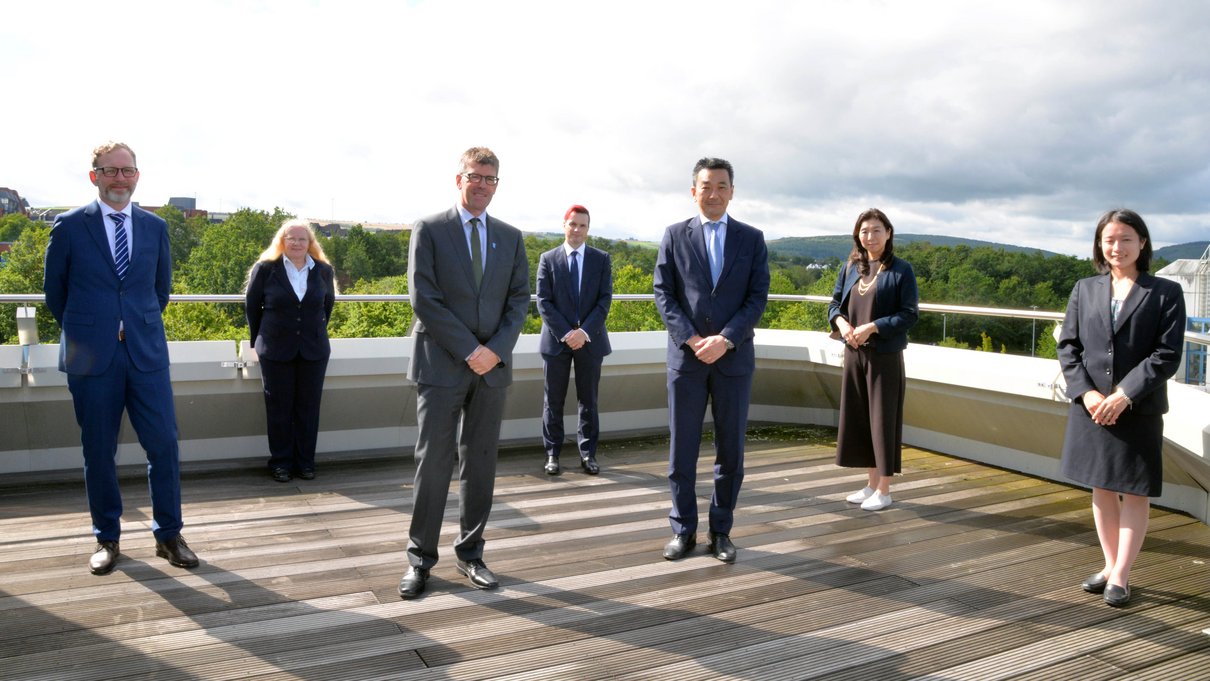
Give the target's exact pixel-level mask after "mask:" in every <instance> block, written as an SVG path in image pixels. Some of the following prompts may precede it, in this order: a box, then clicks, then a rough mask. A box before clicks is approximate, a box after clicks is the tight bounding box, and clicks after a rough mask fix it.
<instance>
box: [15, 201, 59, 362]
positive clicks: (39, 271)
mask: <svg viewBox="0 0 1210 681" xmlns="http://www.w3.org/2000/svg"><path fill="white" fill-rule="evenodd" d="M6 217H7V216H6ZM22 217H24V216H22ZM49 242H50V228H49V227H45V226H42V225H39V224H37V223H32V224H30V225H29V226H27V227H26V228H25V229H23V230H22V231H21V234H20V235H19V236H18V237H17V240H16V241H14V242H13V244H12V248H11V250H9V252H8V257H6V258H5V259H4V263H3V266H0V293H42V276H43V264H44V262H45V259H46V244H47V243H49ZM18 307H19V305H17V304H16V303H9V304H4V305H0V339H2V340H3V342H4V343H16V342H17V308H18ZM37 310H38V311H37V313H36V315H37V319H38V336H39V338H40V339H41V340H42V341H43V342H57V339H58V338H59V325H58V324H57V323H56V322H55V320H54V317H52V316H51V314H50V310H47V309H46V306H45V305H38V306H37Z"/></svg>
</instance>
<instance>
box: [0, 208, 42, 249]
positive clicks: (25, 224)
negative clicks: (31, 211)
mask: <svg viewBox="0 0 1210 681" xmlns="http://www.w3.org/2000/svg"><path fill="white" fill-rule="evenodd" d="M37 224H38V223H37V222H34V221H33V220H30V219H29V218H28V217H26V216H25V214H24V213H9V214H7V215H3V216H0V242H5V243H11V242H14V241H16V240H17V237H19V236H21V232H24V231H25V230H27V229H29V228H30V227H34V226H36V225H37Z"/></svg>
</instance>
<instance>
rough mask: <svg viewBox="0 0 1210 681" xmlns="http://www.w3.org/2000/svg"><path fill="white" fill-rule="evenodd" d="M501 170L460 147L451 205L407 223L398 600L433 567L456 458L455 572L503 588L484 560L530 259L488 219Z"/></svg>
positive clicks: (514, 234) (517, 238) (419, 586)
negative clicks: (402, 545) (407, 341)
mask: <svg viewBox="0 0 1210 681" xmlns="http://www.w3.org/2000/svg"><path fill="white" fill-rule="evenodd" d="M499 171H500V159H499V158H497V157H496V155H495V154H494V153H492V151H491V150H490V149H488V148H486V147H472V148H470V149H467V150H466V152H465V153H463V154H462V160H461V163H460V165H459V168H458V174H457V175H455V176H454V184H455V185H456V186H457V187H458V191H459V202H458V204H457V205H456V206H454V207H452V208H450V209H449V210H447V211H445V212H443V213H438V214H436V215H430V216H428V217H426V218H423V219H421V220H418V221H417V222H416V224H415V225H413V226H412V241H411V244H410V245H409V247H408V290H409V292H410V293H411V300H412V310H413V311H414V313H415V316H416V325H415V328H414V329H413V331H412V338H413V340H414V345H413V350H412V360H411V363H410V364H409V365H408V378H409V379H411V380H412V381H415V383H416V426H417V431H418V432H417V436H416V478H415V484H414V485H413V488H412V497H413V499H412V522H411V526H410V528H409V531H408V551H407V555H408V564H409V567H408V571H407V572H406V573H404V575H403V579H401V580H400V581H399V596H400V597H401V598H415V597H416V596H419V595H420V594H421V593H422V592H423V591H424V588H425V582H426V581H427V580H428V577H429V570H430V569H431V568H432V567H433V566H434V565H436V563H437V542H438V540H439V539H440V538H441V519H442V517H443V516H444V514H445V501H446V497H447V495H448V494H449V489H450V475H451V474H452V472H453V470H454V463H455V461H457V463H458V482H459V490H458V495H459V500H458V516H459V517H458V520H459V526H460V530H461V531H460V532H459V534H458V539H457V540H456V541H455V542H454V553H455V554H456V555H457V557H458V562H457V569H458V571H459V572H461V573H462V574H464V575H466V577H467V578H468V579H470V582H471V586H474V587H475V588H477V589H494V588H496V587H497V586H499V584H500V582H499V581H498V580H497V579H496V576H495V574H493V573H492V571H491V570H489V569H488V568H487V566H486V565H485V564H484V563H483V546H484V540H483V530H484V528H486V526H487V518H488V515H489V514H490V513H491V510H492V494H493V491H494V489H495V482H496V454H497V447H498V444H499V441H500V423H501V421H502V420H503V418H504V398H505V396H506V395H507V393H508V386H509V385H510V384H512V382H513V370H512V364H513V346H515V345H516V344H517V337H518V336H520V335H521V329H522V327H524V326H525V316H526V314H527V313H528V312H529V258H528V257H527V256H526V255H525V239H524V238H523V237H522V235H521V231H520V230H519V229H517V228H516V227H513V226H512V225H509V224H508V223H506V222H504V221H503V220H498V219H496V217H495V216H492V215H488V213H487V206H488V204H490V203H491V201H492V197H493V196H495V194H496V186H497V185H498V184H499V183H500V177H499Z"/></svg>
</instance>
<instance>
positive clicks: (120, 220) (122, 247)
mask: <svg viewBox="0 0 1210 681" xmlns="http://www.w3.org/2000/svg"><path fill="white" fill-rule="evenodd" d="M109 219H110V220H113V264H114V266H115V267H117V269H118V279H123V280H124V279H126V270H128V269H130V247H129V246H128V245H127V243H126V227H125V223H126V214H125V213H110V214H109Z"/></svg>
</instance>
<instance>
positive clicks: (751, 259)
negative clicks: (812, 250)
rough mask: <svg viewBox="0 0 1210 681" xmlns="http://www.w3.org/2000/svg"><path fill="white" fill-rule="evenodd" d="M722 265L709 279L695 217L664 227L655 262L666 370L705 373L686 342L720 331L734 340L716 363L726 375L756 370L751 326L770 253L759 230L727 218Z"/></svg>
mask: <svg viewBox="0 0 1210 681" xmlns="http://www.w3.org/2000/svg"><path fill="white" fill-rule="evenodd" d="M727 220H728V224H727V238H726V244H725V245H724V247H723V269H722V272H721V274H720V275H719V279H718V286H714V285H712V284H711V283H710V258H709V256H707V254H706V239H705V231H706V230H705V228H704V226H703V225H702V222H701V217H700V216H695V217H693V218H692V219H689V220H686V221H684V222H678V223H676V224H674V225H671V226H669V227H668V229H666V230H665V231H664V238H663V240H662V241H661V242H660V250H659V253H658V255H657V256H656V263H655V277H654V284H655V302H656V306H657V307H658V308H659V310H660V316H662V317H663V318H664V326H666V327H668V368H669V369H675V370H677V371H682V372H687V371H705V370H706V369H707V368H708V367H709V365H707V364H705V363H703V362H702V361H701V360H699V359H698V358H697V357H696V356H695V355H694V353H693V348H691V347H688V346H687V345H686V343H687V342H688V341H689V339H690V338H692V337H693V336H695V335H698V336H702V337H705V336H713V335H715V334H722V335H723V336H725V337H726V338H727V340H730V341H731V342H732V343H734V344H735V350H728V351H727V352H726V353H724V354H723V356H722V358H721V359H719V360H718V361H717V362H715V366H717V367H718V369H719V371H721V372H722V373H723V374H725V375H728V376H742V375H745V374H750V373H752V372H753V371H755V369H756V351H755V349H754V348H753V346H752V337H753V329H754V328H755V327H756V324H757V322H759V321H760V318H761V315H762V314H764V311H765V303H766V302H767V301H768V298H769V253H768V250H767V249H766V248H765V236H764V234H762V233H761V232H760V230H758V229H756V228H755V227H752V226H750V225H746V224H744V223H742V222H740V221H739V220H736V219H734V218H731V217H730V216H728V218H727Z"/></svg>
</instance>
